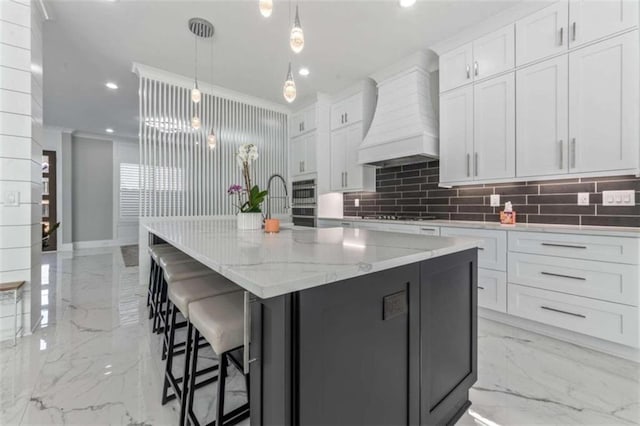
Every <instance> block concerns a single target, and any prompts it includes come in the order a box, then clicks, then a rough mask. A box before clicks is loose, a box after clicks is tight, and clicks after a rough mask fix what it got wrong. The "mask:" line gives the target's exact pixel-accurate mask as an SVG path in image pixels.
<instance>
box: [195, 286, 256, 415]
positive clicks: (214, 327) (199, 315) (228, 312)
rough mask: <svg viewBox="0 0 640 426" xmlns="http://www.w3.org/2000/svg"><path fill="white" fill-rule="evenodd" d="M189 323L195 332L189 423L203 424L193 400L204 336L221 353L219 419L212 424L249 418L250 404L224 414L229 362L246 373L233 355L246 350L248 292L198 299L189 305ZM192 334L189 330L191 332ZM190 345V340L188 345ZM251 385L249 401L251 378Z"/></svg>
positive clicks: (217, 409) (217, 408)
mask: <svg viewBox="0 0 640 426" xmlns="http://www.w3.org/2000/svg"><path fill="white" fill-rule="evenodd" d="M189 324H190V325H191V327H190V328H192V330H191V331H192V332H193V339H191V340H190V343H191V346H192V347H193V350H192V351H191V362H190V365H189V372H188V373H186V374H185V375H186V376H188V378H189V383H188V386H187V388H188V393H187V395H188V396H187V407H186V416H187V420H188V422H190V423H191V424H192V425H194V426H199V425H200V423H199V421H198V419H197V418H196V417H195V414H194V413H193V398H194V393H195V389H196V386H195V372H196V371H197V366H198V345H197V344H194V342H198V340H199V338H200V335H202V336H204V338H205V339H206V340H207V342H209V344H210V345H211V347H212V348H213V351H214V352H215V353H216V354H218V395H217V401H216V420H215V421H214V422H212V423H209V425H216V426H223V425H224V424H235V423H237V422H239V421H241V420H243V419H245V418H247V417H249V402H247V403H246V404H243V405H242V406H240V407H238V408H236V409H234V410H232V411H230V412H228V413H226V414H225V413H224V396H225V382H226V377H227V367H228V365H229V362H231V363H233V364H234V365H235V366H236V368H237V369H238V370H239V371H240V372H242V371H243V368H242V363H241V361H238V360H237V359H236V358H235V357H234V356H233V355H232V354H231V353H232V352H234V351H236V350H238V349H242V346H243V343H244V342H243V337H244V334H243V333H244V292H234V293H227V294H224V295H221V296H216V297H209V298H207V299H201V300H197V301H195V302H192V303H190V304H189ZM187 333H188V334H189V331H187ZM187 344H189V341H188V343H187ZM245 379H246V383H247V400H248V398H249V379H248V376H245Z"/></svg>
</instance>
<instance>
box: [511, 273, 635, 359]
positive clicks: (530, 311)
mask: <svg viewBox="0 0 640 426" xmlns="http://www.w3.org/2000/svg"><path fill="white" fill-rule="evenodd" d="M508 294H509V301H508V308H507V312H508V313H509V314H511V315H515V316H518V317H522V318H526V319H530V320H533V321H537V322H541V323H544V324H548V325H552V326H554V327H560V328H564V329H567V330H571V331H575V332H577V333H582V334H586V335H589V336H593V337H597V338H600V339H604V340H609V341H612V342H616V343H620V344H623V345H627V346H633V347H638V331H639V330H638V321H639V318H638V308H635V307H631V306H627V305H621V304H618V303H611V302H605V301H602V300H596V299H589V298H587V297H580V296H573V295H569V294H563V293H558V292H555V291H548V290H541V289H538V288H532V287H525V286H521V285H517V284H512V283H509V288H508Z"/></svg>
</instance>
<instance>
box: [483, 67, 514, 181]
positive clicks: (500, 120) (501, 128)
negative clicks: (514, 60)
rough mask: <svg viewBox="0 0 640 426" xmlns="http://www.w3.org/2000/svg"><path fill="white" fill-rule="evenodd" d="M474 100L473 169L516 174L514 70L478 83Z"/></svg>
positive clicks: (499, 175)
mask: <svg viewBox="0 0 640 426" xmlns="http://www.w3.org/2000/svg"><path fill="white" fill-rule="evenodd" d="M473 100H474V101H473V103H474V118H473V135H474V136H473V143H474V153H473V158H472V162H473V167H472V169H473V171H474V176H475V178H476V179H495V178H510V177H515V163H516V157H515V155H516V153H515V148H516V143H515V142H516V141H515V136H516V135H515V122H516V117H515V112H516V111H515V101H516V99H515V79H514V73H509V74H506V75H503V76H500V77H496V78H492V79H491V80H487V81H485V82H482V83H479V84H476V85H475V87H474V94H473Z"/></svg>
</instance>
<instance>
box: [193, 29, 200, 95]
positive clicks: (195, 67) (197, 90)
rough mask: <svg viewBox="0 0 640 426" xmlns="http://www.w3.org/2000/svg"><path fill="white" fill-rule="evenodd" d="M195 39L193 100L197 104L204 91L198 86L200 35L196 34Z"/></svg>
mask: <svg viewBox="0 0 640 426" xmlns="http://www.w3.org/2000/svg"><path fill="white" fill-rule="evenodd" d="M193 39H194V40H195V59H194V73H193V75H194V79H195V81H194V83H193V89H191V101H192V102H193V103H194V104H197V103H199V102H200V99H202V92H200V89H199V88H198V36H197V35H196V34H194V37H193Z"/></svg>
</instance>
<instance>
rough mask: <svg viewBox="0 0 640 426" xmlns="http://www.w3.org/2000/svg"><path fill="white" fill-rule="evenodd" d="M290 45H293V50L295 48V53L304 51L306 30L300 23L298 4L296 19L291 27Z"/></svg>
mask: <svg viewBox="0 0 640 426" xmlns="http://www.w3.org/2000/svg"><path fill="white" fill-rule="evenodd" d="M289 45H290V46H291V50H293V51H294V52H295V53H300V52H302V49H304V32H303V31H302V26H301V25H300V16H299V15H298V6H296V19H295V21H294V23H293V28H291V35H290V37H289Z"/></svg>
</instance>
